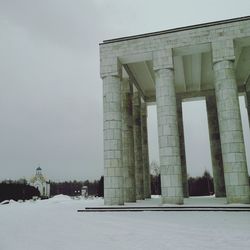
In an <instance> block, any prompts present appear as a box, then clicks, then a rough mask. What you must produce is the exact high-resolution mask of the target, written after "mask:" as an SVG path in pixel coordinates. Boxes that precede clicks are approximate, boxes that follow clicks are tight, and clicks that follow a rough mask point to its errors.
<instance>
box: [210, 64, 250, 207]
mask: <svg viewBox="0 0 250 250" xmlns="http://www.w3.org/2000/svg"><path fill="white" fill-rule="evenodd" d="M214 78H215V90H216V101H217V110H218V118H219V127H220V135H221V148H222V157H223V163H224V178H225V184H226V194H227V201H228V203H249V202H250V194H249V180H248V172H247V165H246V154H245V146H244V140H243V131H242V124H241V117H240V108H239V98H238V91H237V84H236V80H235V72H234V64H233V62H232V61H226V60H225V61H219V62H217V63H215V64H214Z"/></svg>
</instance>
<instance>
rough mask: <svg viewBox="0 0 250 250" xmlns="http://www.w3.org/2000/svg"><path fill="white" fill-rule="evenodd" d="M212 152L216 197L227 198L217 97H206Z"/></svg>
mask: <svg viewBox="0 0 250 250" xmlns="http://www.w3.org/2000/svg"><path fill="white" fill-rule="evenodd" d="M206 106H207V118H208V130H209V138H210V150H211V159H212V167H213V180H214V190H215V196H216V197H225V196H226V190H225V181H224V171H223V161H222V152H221V141H220V131H219V122H218V114H217V107H216V98H215V95H212V96H207V97H206Z"/></svg>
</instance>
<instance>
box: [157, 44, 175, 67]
mask: <svg viewBox="0 0 250 250" xmlns="http://www.w3.org/2000/svg"><path fill="white" fill-rule="evenodd" d="M173 68H174V64H173V53H172V49H171V48H168V49H161V50H157V51H154V53H153V70H154V71H158V70H160V69H173Z"/></svg>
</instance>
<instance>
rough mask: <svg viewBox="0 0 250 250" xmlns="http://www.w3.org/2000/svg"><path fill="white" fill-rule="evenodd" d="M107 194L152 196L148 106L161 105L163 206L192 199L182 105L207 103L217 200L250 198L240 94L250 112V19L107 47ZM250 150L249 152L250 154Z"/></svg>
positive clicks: (127, 198) (120, 200) (111, 201)
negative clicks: (197, 100) (198, 100)
mask: <svg viewBox="0 0 250 250" xmlns="http://www.w3.org/2000/svg"><path fill="white" fill-rule="evenodd" d="M100 74H101V78H102V80H103V105H104V110H103V112H104V113H103V114H104V199H105V204H106V205H121V204H124V202H134V201H136V200H139V199H144V198H148V197H150V181H149V176H150V175H149V160H148V140H147V122H146V121H147V105H150V104H152V103H156V106H157V123H158V137H159V138H158V141H159V154H160V169H161V192H162V203H170V204H183V198H184V197H188V188H187V170H186V159H185V146H184V145H185V144H184V131H183V118H182V102H183V101H186V100H189V99H190V98H196V97H199V98H203V99H204V100H206V105H207V115H208V125H209V136H210V146H211V158H212V165H213V176H214V182H215V194H216V196H217V197H222V196H226V197H227V202H228V203H249V202H250V190H249V180H248V170H247V163H246V152H245V146H244V138H243V131H242V124H241V115H240V108H239V98H238V96H239V94H243V95H244V96H245V98H246V106H247V109H248V114H250V16H248V17H242V18H235V19H230V20H224V21H218V22H212V23H206V24H200V25H194V26H188V27H183V28H177V29H172V30H166V31H161V32H155V33H148V34H144V35H137V36H131V37H124V38H118V39H112V40H106V41H104V42H103V43H101V44H100ZM248 153H249V152H248Z"/></svg>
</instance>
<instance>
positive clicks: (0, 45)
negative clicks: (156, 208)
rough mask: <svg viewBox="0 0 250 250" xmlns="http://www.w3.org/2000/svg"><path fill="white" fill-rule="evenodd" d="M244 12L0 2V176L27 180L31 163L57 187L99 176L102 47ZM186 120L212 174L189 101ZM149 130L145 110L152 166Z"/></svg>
mask: <svg viewBox="0 0 250 250" xmlns="http://www.w3.org/2000/svg"><path fill="white" fill-rule="evenodd" d="M249 10H250V1H249V0H238V1H235V0H219V1H218V0H207V1H201V0H197V1H196V0H193V1H191V0H189V1H180V0H179V1H178V0H175V1H168V0H155V1H142V0H126V1H119V0H91V1H83V0H39V1H38V0H22V1H20V0H16V1H15V0H0V179H7V178H11V179H18V178H21V177H26V178H30V177H31V176H32V175H33V173H34V170H35V168H36V167H37V166H38V164H40V166H41V168H42V169H43V172H44V174H45V175H46V176H47V177H48V178H49V179H51V180H56V181H58V180H73V179H77V180H85V179H87V178H90V179H95V178H99V177H100V176H101V175H102V174H103V152H102V151H103V135H102V81H101V79H100V77H99V46H98V44H99V43H100V42H102V41H103V40H105V39H110V38H115V37H121V36H128V35H135V34H141V33H146V32H153V31H158V30H165V29H170V28H176V27H180V26H187V25H191V24H198V23H203V22H210V21H217V20H223V19H228V18H234V17H240V16H246V15H249ZM243 106H244V105H243ZM243 106H242V107H243ZM242 110H243V112H245V108H244V107H243V109H242ZM242 117H243V119H244V129H245V130H246V131H247V133H245V135H246V143H248V145H247V152H248V155H249V152H250V150H249V148H250V146H249V141H250V137H249V126H248V120H247V116H246V114H245V115H243V116H242ZM184 119H185V131H186V143H187V148H186V151H187V161H188V172H189V174H190V175H193V176H195V175H199V174H202V173H203V172H204V170H205V168H207V169H209V170H210V169H211V160H210V149H209V145H208V132H207V121H206V113H205V104H204V102H192V103H186V104H185V105H184ZM156 127H157V123H156V112H155V107H150V109H149V137H150V138H149V139H150V160H156V161H158V150H157V148H158V142H157V130H156ZM248 161H249V163H250V160H249V159H248Z"/></svg>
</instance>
